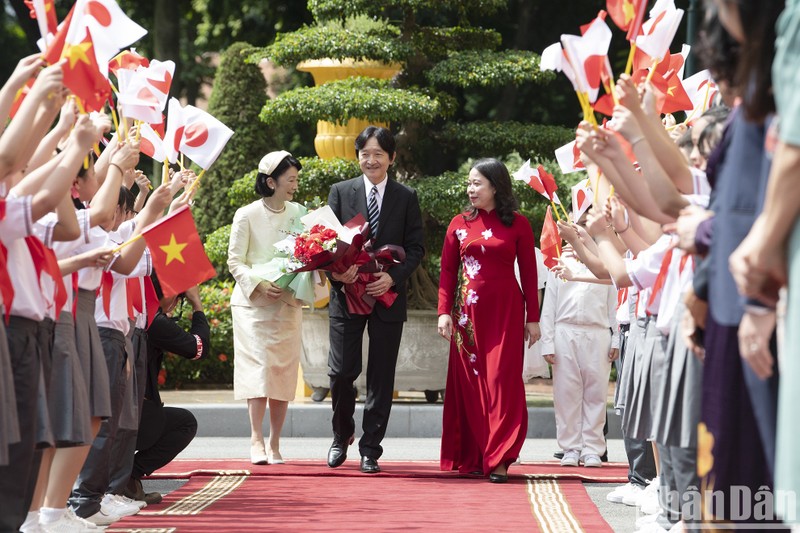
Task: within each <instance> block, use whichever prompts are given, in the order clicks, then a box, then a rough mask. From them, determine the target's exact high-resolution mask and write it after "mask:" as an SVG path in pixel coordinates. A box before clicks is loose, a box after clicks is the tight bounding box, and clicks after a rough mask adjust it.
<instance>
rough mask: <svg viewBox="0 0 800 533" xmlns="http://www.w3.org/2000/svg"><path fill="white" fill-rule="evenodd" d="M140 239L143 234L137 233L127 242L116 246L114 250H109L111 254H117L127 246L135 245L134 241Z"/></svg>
mask: <svg viewBox="0 0 800 533" xmlns="http://www.w3.org/2000/svg"><path fill="white" fill-rule="evenodd" d="M142 237H144V233H139V234H137V235H134V236H133V237H131V238H130V239H128V240H127V241H125V242H123V243H122V244H120V245H119V246H117V247H116V248H114V249H113V250H111V253H112V254H118V253H119V251H120V250H122V249H123V248H125V247H127V246H129V245H131V244H133V243H135V242H136V241H138V240H139V239H141V238H142Z"/></svg>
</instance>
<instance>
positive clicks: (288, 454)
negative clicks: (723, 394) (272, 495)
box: [144, 437, 637, 532]
mask: <svg viewBox="0 0 800 533" xmlns="http://www.w3.org/2000/svg"><path fill="white" fill-rule="evenodd" d="M249 446H250V445H249V438H247V437H204V438H196V439H195V440H194V441H193V442H192V443H191V444H190V445H189V447H188V448H187V449H186V450H184V452H183V453H182V454H181V455H179V456H178V457H179V458H186V459H198V458H220V459H227V458H232V459H240V458H247V457H248V454H249V450H250V447H249ZM328 446H330V439H329V438H284V439H282V441H281V451H282V453H283V456H284V458H285V459H286V460H287V461H291V460H292V459H308V458H316V457H318V458H319V459H320V461H324V460H325V457H326V454H327V451H328ZM383 447H384V455H383V459H385V460H397V461H401V460H437V459H438V457H439V439H433V438H387V439H385V440H384V442H383ZM557 448H558V446H557V445H556V441H555V439H528V440H526V441H525V445H524V446H523V448H522V452H521V456H520V459H521V460H522V461H545V460H550V459H553V452H554V451H556V449H557ZM608 452H609V459H610V460H611V461H615V462H624V461H625V451H624V448H623V444H622V441H621V440H616V439H612V440H609V441H608ZM348 460H350V461H355V460H357V458H350V459H348ZM274 468H280V465H275V466H274ZM513 469H514V467H513V466H512V467H511V472H512V473H513V471H514V470H513ZM183 483H184V482H183V481H180V480H174V481H173V480H167V481H145V483H144V487H145V490H146V491H153V490H158V491H161V492H164V493H166V492H170V491H172V490H175V489H177V488H179V487H180V486H181V485H182V484H183ZM614 487H615V485H608V484H587V485H586V488H587V492H588V493H589V495H590V496H591V498H592V499H593V500H594V502H595V504H596V505H597V507H598V509H599V510H600V512H601V513H602V515H603V517H604V518H605V519H606V521H607V522H608V523H609V524H610V525H611V527H612V528H613V529H614V531H619V532H629V531H634V530H635V528H634V527H633V525H634V522H635V520H636V517H637V512H636V509H635V508H633V507H626V506H624V505H621V504H613V503H609V502H607V501H606V499H605V497H606V494H608V493H609V492H610V491H611V490H612V489H613V488H614Z"/></svg>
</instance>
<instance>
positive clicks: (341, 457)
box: [328, 436, 353, 468]
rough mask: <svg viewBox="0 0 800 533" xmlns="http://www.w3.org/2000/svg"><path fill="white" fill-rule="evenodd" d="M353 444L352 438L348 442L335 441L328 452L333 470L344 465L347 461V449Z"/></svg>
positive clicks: (329, 462) (329, 463)
mask: <svg viewBox="0 0 800 533" xmlns="http://www.w3.org/2000/svg"><path fill="white" fill-rule="evenodd" d="M351 444H353V437H352V436H351V437H350V438H349V439H348V440H347V442H339V441H338V440H336V439H334V440H333V444H331V448H330V449H329V450H328V466H329V467H331V468H336V467H337V466H342V463H344V462H345V460H346V459H347V447H348V446H350V445H351Z"/></svg>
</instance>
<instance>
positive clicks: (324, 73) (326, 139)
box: [297, 59, 401, 159]
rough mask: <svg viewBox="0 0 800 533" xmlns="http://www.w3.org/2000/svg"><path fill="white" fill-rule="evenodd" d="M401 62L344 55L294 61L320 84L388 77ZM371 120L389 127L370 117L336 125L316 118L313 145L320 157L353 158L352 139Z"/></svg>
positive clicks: (353, 140)
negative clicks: (341, 56) (337, 58)
mask: <svg viewBox="0 0 800 533" xmlns="http://www.w3.org/2000/svg"><path fill="white" fill-rule="evenodd" d="M400 69H401V65H399V64H396V63H393V64H386V63H381V62H378V61H353V60H352V59H346V60H344V61H337V60H334V59H315V60H312V61H303V62H302V63H300V64H298V65H297V70H301V71H303V72H310V73H311V75H312V76H313V77H314V83H315V84H316V85H317V86H319V85H323V84H325V83H328V82H329V81H334V80H343V79H345V78H350V77H353V76H366V77H369V78H378V79H390V78H393V77H394V76H395V74H397V73H398V72H400ZM370 124H374V125H375V126H383V127H388V125H387V124H383V123H379V122H370V121H369V120H361V119H355V118H353V119H350V120H349V121H348V122H347V124H344V125H339V124H334V123H333V122H325V121H322V120H321V121H319V122H317V136H316V137H315V138H314V149H315V150H316V151H317V155H318V156H319V157H320V159H332V158H334V157H341V158H345V159H355V158H356V150H355V146H354V143H355V140H356V137H357V136H358V134H359V133H361V131H362V130H363V129H364V128H366V127H367V126H369V125H370Z"/></svg>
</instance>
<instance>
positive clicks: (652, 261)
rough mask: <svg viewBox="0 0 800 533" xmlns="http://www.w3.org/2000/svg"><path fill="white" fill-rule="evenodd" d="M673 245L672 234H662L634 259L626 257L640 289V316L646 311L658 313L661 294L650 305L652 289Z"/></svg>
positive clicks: (634, 282) (630, 275)
mask: <svg viewBox="0 0 800 533" xmlns="http://www.w3.org/2000/svg"><path fill="white" fill-rule="evenodd" d="M671 245H672V236H670V235H662V236H661V237H659V238H658V240H657V241H656V242H655V243H653V245H652V246H650V248H647V249H645V250H642V251H641V252H639V255H637V256H636V258H634V259H625V268H626V269H627V271H628V276H629V277H630V279H631V282H632V283H633V284H634V286H635V287H636V288H637V289H639V306H638V316H639V318H641V317H644V316H645V312H646V311H647V312H649V313H650V314H652V315H655V314H657V313H658V304H659V301H660V295H656V298H655V300H654V301H653V304H652V305H649V302H650V294H651V291H649V290H646V289H650V288H651V287H652V286H653V285H655V283H656V278H658V273H659V272H660V271H661V261H662V260H663V259H664V255H665V254H666V253H667V250H668V249H669V247H670V246H671Z"/></svg>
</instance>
